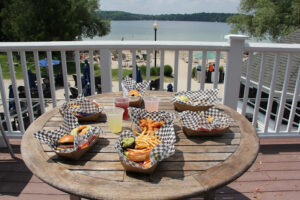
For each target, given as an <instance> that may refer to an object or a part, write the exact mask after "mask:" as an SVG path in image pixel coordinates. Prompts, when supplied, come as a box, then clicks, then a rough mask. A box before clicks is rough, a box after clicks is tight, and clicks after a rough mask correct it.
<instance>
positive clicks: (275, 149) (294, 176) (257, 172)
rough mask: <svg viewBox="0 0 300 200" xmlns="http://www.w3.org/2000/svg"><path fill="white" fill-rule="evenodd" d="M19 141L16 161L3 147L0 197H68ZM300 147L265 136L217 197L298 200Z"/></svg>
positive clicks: (299, 141)
mask: <svg viewBox="0 0 300 200" xmlns="http://www.w3.org/2000/svg"><path fill="white" fill-rule="evenodd" d="M20 142H21V140H20V139H11V143H12V146H13V149H14V152H15V153H16V157H17V158H18V159H17V160H13V159H11V158H10V155H9V153H8V150H7V149H5V148H1V149H0V200H4V199H5V200H6V199H7V200H11V199H22V200H23V199H25V200H26V199H33V200H34V199H41V200H44V199H56V200H61V199H69V196H68V194H66V193H64V192H62V191H59V190H57V189H55V188H53V187H51V186H49V185H47V184H46V183H43V182H42V181H41V180H40V179H38V178H37V177H35V176H33V175H32V173H31V172H30V171H29V170H28V169H27V167H26V166H25V164H24V162H23V161H22V158H21V154H20ZM299 146H300V139H262V140H261V148H260V152H259V155H258V157H257V159H256V161H255V163H254V165H253V166H252V167H251V168H250V169H249V170H248V171H247V172H246V173H245V174H244V175H243V176H241V177H240V178H238V179H237V180H236V181H234V182H233V183H231V184H229V185H227V186H225V187H222V188H220V189H219V190H217V194H216V199H218V200H225V199H226V200H230V199H239V200H243V199H245V200H249V199H255V200H258V199H263V200H269V199H270V200H271V199H272V200H277V199H278V200H279V199H280V200H282V199H298V197H299V195H300V148H299ZM178 147H181V146H178ZM182 148H185V147H184V146H182ZM218 148H219V149H218V150H217V151H216V152H218V151H222V147H218ZM200 151H203V150H200ZM212 152H214V151H212ZM170 173H175V172H170ZM191 173H193V172H192V171H191ZM153 178H155V177H153ZM193 199H202V198H201V197H195V198H193Z"/></svg>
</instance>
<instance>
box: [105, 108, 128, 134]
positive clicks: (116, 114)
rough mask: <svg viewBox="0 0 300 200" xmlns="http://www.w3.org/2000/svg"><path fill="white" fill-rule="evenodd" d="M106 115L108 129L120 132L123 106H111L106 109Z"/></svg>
mask: <svg viewBox="0 0 300 200" xmlns="http://www.w3.org/2000/svg"><path fill="white" fill-rule="evenodd" d="M105 113H106V117H107V122H108V126H109V130H110V131H111V132H112V133H120V132H122V119H123V113H124V109H123V108H118V107H115V108H111V109H107V110H106V112H105Z"/></svg>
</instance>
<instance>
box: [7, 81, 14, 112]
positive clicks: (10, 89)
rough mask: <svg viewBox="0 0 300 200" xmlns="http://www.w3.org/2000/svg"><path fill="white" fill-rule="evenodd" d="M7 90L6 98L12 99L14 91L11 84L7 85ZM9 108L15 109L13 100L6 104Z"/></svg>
mask: <svg viewBox="0 0 300 200" xmlns="http://www.w3.org/2000/svg"><path fill="white" fill-rule="evenodd" d="M8 89H9V92H8V98H10V99H13V98H15V97H14V91H13V88H12V85H9V86H8ZM8 108H9V110H11V109H12V110H16V104H15V101H14V100H9V105H8Z"/></svg>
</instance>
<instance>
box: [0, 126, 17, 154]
mask: <svg viewBox="0 0 300 200" xmlns="http://www.w3.org/2000/svg"><path fill="white" fill-rule="evenodd" d="M0 131H1V134H2V137H3V140H4V142H5V143H6V145H7V148H8V150H9V153H10V156H11V157H12V158H15V155H14V152H13V149H12V147H11V145H10V143H9V140H8V138H7V136H6V133H5V131H4V128H3V126H2V123H0Z"/></svg>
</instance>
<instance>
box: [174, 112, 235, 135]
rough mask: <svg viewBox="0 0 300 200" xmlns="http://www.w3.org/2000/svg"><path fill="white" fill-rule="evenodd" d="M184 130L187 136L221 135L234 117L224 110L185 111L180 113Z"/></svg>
mask: <svg viewBox="0 0 300 200" xmlns="http://www.w3.org/2000/svg"><path fill="white" fill-rule="evenodd" d="M179 118H180V122H181V126H182V130H183V132H184V133H185V134H186V135H187V136H221V135H223V134H224V133H225V132H226V131H227V130H228V128H229V126H230V124H231V123H232V119H231V118H230V117H229V116H228V115H227V114H226V113H225V112H224V111H222V110H220V109H217V108H210V109H209V110H207V111H189V110H188V111H183V112H182V113H179Z"/></svg>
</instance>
